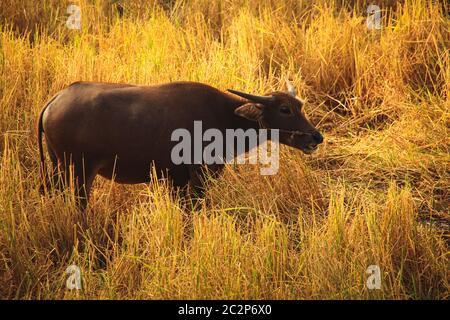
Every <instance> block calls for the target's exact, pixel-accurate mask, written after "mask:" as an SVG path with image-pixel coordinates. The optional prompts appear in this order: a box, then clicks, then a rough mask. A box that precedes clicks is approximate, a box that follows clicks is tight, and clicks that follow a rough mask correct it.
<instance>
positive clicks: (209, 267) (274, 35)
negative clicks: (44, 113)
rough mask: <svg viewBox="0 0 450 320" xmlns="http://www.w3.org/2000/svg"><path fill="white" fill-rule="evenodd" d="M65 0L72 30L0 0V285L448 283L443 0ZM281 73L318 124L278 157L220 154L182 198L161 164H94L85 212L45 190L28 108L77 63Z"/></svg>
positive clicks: (85, 71)
mask: <svg viewBox="0 0 450 320" xmlns="http://www.w3.org/2000/svg"><path fill="white" fill-rule="evenodd" d="M68 3H69V2H67V4H68ZM78 3H79V4H80V6H81V9H82V13H83V20H82V29H81V30H68V29H66V28H65V25H64V23H65V19H66V16H65V15H64V13H65V8H66V3H64V2H63V1H62V2H60V1H50V0H48V1H45V2H44V4H43V5H42V6H39V5H36V4H35V3H34V2H30V1H25V0H24V1H21V2H20V3H19V2H16V1H2V3H1V4H0V8H1V12H2V13H1V15H0V19H1V20H0V21H1V23H2V25H1V30H0V32H1V34H0V72H1V78H0V92H1V95H0V108H1V113H0V132H1V133H2V139H1V142H0V146H1V149H0V150H1V151H0V156H1V161H0V284H1V285H0V297H2V298H17V299H27V298H47V299H54V298H65V299H79V298H81V299H92V298H102V299H112V298H123V299H132V298H139V299H161V298H165V299H177V298H188V299H196V298H199V299H211V298H225V299H240V298H247V299H258V298H262V299H311V298H312V299H317V298H324V299H338V298H348V299H378V298H382V299H411V298H412V299H448V297H449V283H448V270H449V264H448V243H446V240H448V226H449V213H448V207H449V204H450V202H449V198H450V194H449V190H450V183H449V181H450V180H449V178H450V177H449V172H450V170H449V164H450V157H449V142H450V141H449V136H450V135H449V126H448V123H449V116H450V112H449V103H450V102H449V89H450V65H449V47H450V46H449V44H450V36H449V32H448V31H449V30H450V22H449V20H448V18H447V17H446V16H445V13H446V12H447V11H448V8H445V7H444V5H439V4H437V3H433V2H430V1H422V0H414V1H408V2H406V3H405V4H404V5H400V4H398V5H392V6H389V4H392V3H391V2H389V1H384V2H382V3H381V4H380V6H381V7H382V9H383V19H382V25H383V28H382V30H380V31H375V30H372V31H371V30H368V29H367V27H366V20H365V15H364V14H365V8H366V5H367V3H366V2H363V1H361V2H358V3H355V4H354V7H353V9H352V8H351V6H346V7H344V6H342V5H339V3H340V1H336V3H333V2H330V1H319V0H317V1H284V2H282V3H281V2H279V1H262V2H255V1H245V0H242V1H233V2H227V5H225V4H224V3H222V2H220V1H213V2H211V1H203V0H194V1H166V2H164V3H166V6H164V8H163V7H161V6H160V5H157V4H156V2H155V3H153V2H152V3H151V4H150V3H149V2H147V3H146V4H145V3H144V1H129V2H126V5H124V14H123V17H119V16H118V13H117V11H116V10H115V9H114V7H111V6H109V5H108V4H107V2H106V1H100V0H99V1H95V2H92V1H84V0H83V1H79V2H78ZM24 8H25V10H23V9H24ZM23 12H26V15H24V14H23ZM286 74H289V76H290V78H291V79H292V81H293V83H294V84H295V85H296V86H297V88H298V91H299V92H300V94H301V95H302V96H303V97H305V98H306V99H307V101H308V103H307V106H306V113H307V114H308V115H309V116H310V118H311V119H312V120H313V122H315V123H318V124H319V127H320V129H321V130H322V131H323V132H324V135H325V143H324V145H323V146H321V148H320V149H319V151H318V152H317V153H316V154H314V155H312V156H310V157H307V156H303V155H301V154H300V152H299V151H295V150H290V149H289V148H287V147H281V153H280V154H281V159H280V171H279V173H278V174H277V175H275V176H261V175H259V168H257V167H254V166H250V165H247V166H238V167H233V166H227V167H226V170H225V172H224V174H223V176H222V177H220V178H219V179H217V180H213V181H210V182H209V184H208V190H207V193H206V197H205V201H204V203H203V205H201V206H199V207H197V208H195V209H190V208H189V206H187V205H186V203H184V202H183V201H181V200H180V199H179V198H178V197H177V196H175V195H174V194H173V193H172V192H170V191H169V187H168V186H167V185H166V183H165V182H164V181H158V180H156V179H153V182H152V183H151V184H148V185H137V186H123V185H118V184H114V183H111V182H109V181H105V180H103V179H100V178H98V179H97V180H96V182H95V186H94V190H93V194H92V201H91V203H90V207H89V209H88V212H87V213H86V214H85V215H84V216H81V215H80V214H79V213H78V212H77V211H76V209H75V206H74V199H73V197H72V195H71V193H70V191H69V190H68V191H66V192H64V193H58V192H54V190H50V191H49V194H47V195H46V196H41V195H40V194H39V192H38V188H39V180H40V178H39V169H38V158H39V157H38V152H37V143H36V136H35V124H36V119H37V116H38V114H39V112H40V110H41V109H42V107H43V105H44V104H45V102H46V101H47V100H48V99H49V98H50V97H51V96H52V95H53V94H54V93H55V92H57V91H58V90H60V89H62V88H63V87H64V86H67V85H68V84H70V83H71V82H74V81H78V80H89V81H109V82H129V83H139V84H154V83H163V82H168V81H175V80H193V81H200V82H204V83H208V84H211V85H213V86H215V87H217V88H220V89H223V90H224V89H227V88H235V89H238V90H243V91H244V90H246V91H250V92H255V93H264V92H267V91H271V90H279V89H283V78H284V76H285V75H286ZM71 264H76V265H78V266H79V267H80V268H81V270H82V279H83V281H82V283H83V289H82V290H80V291H70V290H68V289H66V287H65V281H66V279H67V275H66V273H65V270H66V268H67V267H68V266H69V265H71ZM369 265H379V266H380V269H381V271H382V275H381V278H382V286H381V289H378V290H369V289H368V288H367V286H366V280H367V278H368V276H369V274H367V273H366V270H367V267H368V266H369Z"/></svg>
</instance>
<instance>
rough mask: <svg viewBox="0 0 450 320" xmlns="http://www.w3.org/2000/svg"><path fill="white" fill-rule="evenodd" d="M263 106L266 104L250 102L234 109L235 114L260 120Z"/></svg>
mask: <svg viewBox="0 0 450 320" xmlns="http://www.w3.org/2000/svg"><path fill="white" fill-rule="evenodd" d="M263 108H264V106H263V105H262V104H259V103H252V102H250V103H246V104H244V105H242V106H240V107H239V108H237V109H236V110H234V114H236V115H238V116H240V117H244V118H246V119H248V120H252V121H258V120H260V119H261V117H262V114H263Z"/></svg>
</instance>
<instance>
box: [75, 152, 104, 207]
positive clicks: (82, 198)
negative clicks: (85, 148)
mask: <svg viewBox="0 0 450 320" xmlns="http://www.w3.org/2000/svg"><path fill="white" fill-rule="evenodd" d="M73 168H74V170H73V171H74V184H75V186H74V187H75V196H76V200H77V206H78V208H79V209H80V210H81V211H85V209H86V207H87V204H88V201H89V194H90V191H91V187H92V183H93V182H94V179H95V176H96V175H97V172H98V169H96V167H95V166H94V165H93V164H91V163H89V162H88V161H87V160H86V159H81V160H77V161H74V162H73Z"/></svg>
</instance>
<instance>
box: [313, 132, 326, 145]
mask: <svg viewBox="0 0 450 320" xmlns="http://www.w3.org/2000/svg"><path fill="white" fill-rule="evenodd" d="M312 137H313V139H314V140H315V141H316V142H317V143H322V142H323V136H322V135H321V134H320V132H319V131H315V132H313V134H312Z"/></svg>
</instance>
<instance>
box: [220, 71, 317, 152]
mask: <svg viewBox="0 0 450 320" xmlns="http://www.w3.org/2000/svg"><path fill="white" fill-rule="evenodd" d="M286 85H287V89H288V90H287V92H281V91H276V92H272V93H270V94H267V95H264V96H258V95H253V94H248V93H243V92H239V91H236V90H228V91H230V92H231V93H234V94H236V95H238V96H240V97H242V98H245V99H247V100H249V102H248V103H246V104H244V105H242V106H240V107H238V108H237V109H236V110H235V114H237V115H239V116H241V117H244V118H246V119H249V120H252V121H258V122H259V123H260V125H261V127H263V128H267V129H279V130H280V142H281V143H282V144H285V145H288V146H291V147H293V148H297V149H300V150H302V151H303V152H304V153H307V154H311V153H313V152H314V151H315V150H316V149H317V146H318V145H319V144H320V143H322V142H323V136H322V135H321V134H320V132H319V131H318V130H317V129H316V128H315V127H314V126H313V125H312V124H311V123H310V122H309V121H308V119H307V118H306V117H305V115H304V113H303V111H302V108H303V105H304V101H303V100H301V99H300V98H298V97H297V95H296V92H295V88H294V86H293V85H292V83H291V82H290V81H289V80H288V79H286Z"/></svg>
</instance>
